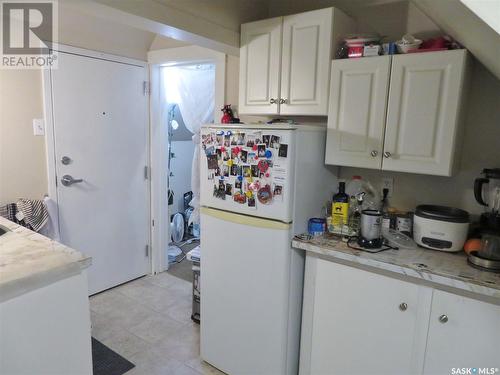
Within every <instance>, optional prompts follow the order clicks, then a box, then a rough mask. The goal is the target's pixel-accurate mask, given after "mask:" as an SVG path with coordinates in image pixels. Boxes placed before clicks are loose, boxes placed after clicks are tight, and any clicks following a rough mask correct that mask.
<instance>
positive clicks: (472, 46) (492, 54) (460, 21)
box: [412, 0, 500, 79]
mask: <svg viewBox="0 0 500 375" xmlns="http://www.w3.org/2000/svg"><path fill="white" fill-rule="evenodd" d="M412 3H413V4H415V6H417V7H418V8H419V9H421V10H422V11H423V12H424V13H425V14H426V15H427V16H428V17H429V18H431V19H432V20H433V21H434V22H435V23H436V24H437V25H439V27H440V28H441V29H442V30H443V31H444V32H445V33H447V34H449V35H450V36H452V37H453V38H455V39H456V40H458V41H459V42H460V43H461V44H463V45H464V46H465V48H467V49H468V50H469V51H470V52H471V53H472V54H473V55H474V56H475V57H476V59H478V60H479V61H480V62H481V63H482V64H483V65H484V66H485V67H486V68H488V69H489V70H490V71H491V72H492V73H493V74H494V75H495V76H496V77H497V78H499V79H500V35H499V34H498V33H497V32H496V31H495V30H494V29H493V28H491V27H490V26H488V23H487V22H485V21H483V20H482V19H481V18H480V17H479V16H478V15H477V14H476V13H474V12H473V11H472V10H471V9H470V8H469V7H468V6H466V5H465V4H464V3H463V2H462V1H460V0H439V1H438V0H412ZM494 3H496V4H497V6H498V7H497V10H498V12H497V17H500V1H494Z"/></svg>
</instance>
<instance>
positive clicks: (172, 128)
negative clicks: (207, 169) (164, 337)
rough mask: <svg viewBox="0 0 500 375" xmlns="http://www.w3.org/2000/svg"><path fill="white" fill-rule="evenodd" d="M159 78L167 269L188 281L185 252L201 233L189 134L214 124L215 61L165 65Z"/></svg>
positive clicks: (195, 172)
mask: <svg viewBox="0 0 500 375" xmlns="http://www.w3.org/2000/svg"><path fill="white" fill-rule="evenodd" d="M161 79H162V86H161V87H162V90H164V98H165V100H164V103H163V104H164V106H165V107H166V109H165V110H166V112H167V121H166V124H165V125H166V126H167V127H168V146H167V148H168V152H167V155H168V166H167V167H168V182H167V186H168V213H169V218H170V243H169V245H168V248H167V254H166V258H167V259H168V272H169V273H171V274H172V275H173V276H176V277H179V278H181V279H184V280H187V281H191V278H192V271H191V263H190V261H189V260H188V259H187V254H188V252H189V251H191V250H192V249H195V248H196V247H197V246H198V245H199V236H200V231H199V223H198V220H196V218H194V217H193V216H194V215H196V213H195V207H194V204H193V203H192V202H193V197H194V196H193V191H198V190H199V186H193V185H194V184H197V185H199V181H198V179H197V178H196V175H197V173H198V171H197V169H196V168H197V167H196V165H194V164H196V163H193V158H194V157H196V155H195V148H196V147H197V142H193V137H194V138H196V136H197V135H196V134H198V132H199V127H200V126H201V125H202V124H206V123H213V122H214V111H215V65H214V64H211V63H199V64H189V63H188V64H176V65H170V66H163V67H162V68H161ZM193 172H194V174H193ZM198 249H199V248H198ZM195 251H196V250H195Z"/></svg>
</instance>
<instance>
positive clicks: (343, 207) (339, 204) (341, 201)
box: [332, 181, 349, 232]
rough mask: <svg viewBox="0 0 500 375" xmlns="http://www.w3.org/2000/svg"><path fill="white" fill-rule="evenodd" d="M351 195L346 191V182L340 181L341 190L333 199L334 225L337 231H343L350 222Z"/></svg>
mask: <svg viewBox="0 0 500 375" xmlns="http://www.w3.org/2000/svg"><path fill="white" fill-rule="evenodd" d="M348 218H349V196H348V195H347V194H346V193H345V182H343V181H341V182H339V191H338V193H337V194H335V195H334V196H333V199H332V225H333V227H334V229H335V231H336V232H343V227H344V226H345V225H347V224H348Z"/></svg>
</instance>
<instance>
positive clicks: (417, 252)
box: [292, 237, 500, 302]
mask: <svg viewBox="0 0 500 375" xmlns="http://www.w3.org/2000/svg"><path fill="white" fill-rule="evenodd" d="M292 246H293V247H294V248H297V249H302V250H305V251H308V252H312V253H316V254H321V255H323V256H326V257H328V258H331V259H332V260H333V261H335V260H336V259H338V260H341V261H343V262H348V263H353V264H354V265H356V264H359V265H363V266H367V267H373V268H375V269H380V270H384V271H389V272H394V273H397V274H400V275H403V276H406V277H408V278H417V279H422V280H425V282H427V283H431V284H434V285H436V286H445V287H448V288H452V289H459V290H463V291H466V292H469V293H473V294H475V295H478V296H480V297H488V298H490V299H491V298H493V299H495V301H496V300H498V302H500V274H499V273H493V272H488V271H482V270H479V269H476V268H473V267H472V266H470V265H469V264H468V263H467V256H466V254H465V253H464V252H459V253H446V252H443V251H434V250H427V249H424V248H420V247H419V248H415V249H399V250H386V251H382V252H379V253H369V252H366V251H362V250H354V249H351V248H349V247H348V246H347V244H346V243H345V242H342V241H339V240H338V239H336V238H334V237H332V238H323V237H321V238H315V239H312V240H308V241H304V240H299V239H297V238H295V239H294V240H293V241H292Z"/></svg>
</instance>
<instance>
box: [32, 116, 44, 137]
mask: <svg viewBox="0 0 500 375" xmlns="http://www.w3.org/2000/svg"><path fill="white" fill-rule="evenodd" d="M33 135H45V123H44V121H43V119H40V118H34V119H33Z"/></svg>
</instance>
